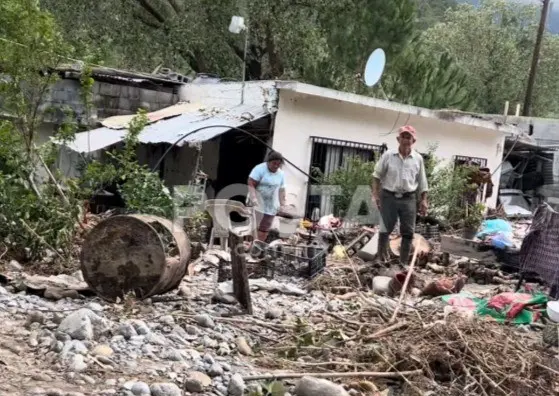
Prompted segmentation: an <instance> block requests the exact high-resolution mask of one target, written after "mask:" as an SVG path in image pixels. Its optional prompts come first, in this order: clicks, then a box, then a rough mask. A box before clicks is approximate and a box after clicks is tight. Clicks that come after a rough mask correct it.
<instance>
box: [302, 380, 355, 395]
mask: <svg viewBox="0 0 559 396" xmlns="http://www.w3.org/2000/svg"><path fill="white" fill-rule="evenodd" d="M295 395H297V396H317V395H320V396H349V393H348V392H347V391H346V390H345V389H344V388H343V387H342V386H341V385H337V384H335V383H333V382H331V381H328V380H325V379H319V378H313V377H303V378H302V379H301V380H300V381H299V382H298V383H297V386H296V387H295Z"/></svg>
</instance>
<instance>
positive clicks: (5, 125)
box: [0, 121, 81, 259]
mask: <svg viewBox="0 0 559 396" xmlns="http://www.w3.org/2000/svg"><path fill="white" fill-rule="evenodd" d="M25 147H26V143H25V141H24V138H23V135H22V134H20V133H18V132H17V131H16V130H15V128H14V125H13V123H12V122H10V121H4V122H1V123H0V224H2V227H0V244H3V245H4V246H5V248H4V250H5V251H6V252H9V253H10V255H11V256H12V257H15V258H17V259H35V258H38V257H41V256H42V255H43V254H44V252H45V251H46V250H47V249H55V250H56V251H57V252H58V253H59V254H61V255H64V256H67V255H68V254H69V253H70V249H71V247H72V241H73V237H74V233H75V230H76V225H77V221H76V220H77V219H78V216H79V212H80V207H81V204H80V200H79V199H78V198H77V193H76V192H77V191H78V189H77V186H76V185H75V184H72V183H69V184H67V186H66V187H67V189H66V190H67V191H66V193H65V196H66V199H67V202H66V201H65V200H64V199H62V197H61V195H60V193H59V191H58V190H57V189H56V188H55V185H54V184H53V182H52V181H51V180H49V181H48V182H46V183H44V184H43V185H41V186H37V184H36V183H35V180H34V176H35V166H34V162H33V159H32V157H30V155H29V154H28V153H27V152H26V150H25Z"/></svg>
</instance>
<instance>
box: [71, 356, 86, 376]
mask: <svg viewBox="0 0 559 396" xmlns="http://www.w3.org/2000/svg"><path fill="white" fill-rule="evenodd" d="M68 369H69V370H70V371H74V372H76V373H79V372H82V371H85V369H87V363H85V359H84V356H83V355H77V354H76V355H74V356H72V358H71V359H70V361H69V364H68Z"/></svg>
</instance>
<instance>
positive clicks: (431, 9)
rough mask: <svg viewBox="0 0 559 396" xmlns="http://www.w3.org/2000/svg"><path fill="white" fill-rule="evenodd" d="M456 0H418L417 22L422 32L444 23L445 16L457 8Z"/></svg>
mask: <svg viewBox="0 0 559 396" xmlns="http://www.w3.org/2000/svg"><path fill="white" fill-rule="evenodd" d="M457 4H458V3H457V2H456V0H417V11H418V12H417V20H418V26H419V28H420V29H421V30H424V29H427V28H429V27H431V26H433V25H435V24H436V23H438V22H440V21H442V19H443V17H444V14H445V13H446V12H447V11H448V10H449V9H453V8H454V7H456V6H457Z"/></svg>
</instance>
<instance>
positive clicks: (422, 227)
mask: <svg viewBox="0 0 559 396" xmlns="http://www.w3.org/2000/svg"><path fill="white" fill-rule="evenodd" d="M415 233H416V234H419V235H421V236H422V237H424V238H425V239H428V240H435V241H438V240H439V239H440V237H441V235H440V231H439V225H438V224H429V223H423V222H421V223H417V224H416V226H415Z"/></svg>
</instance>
